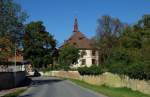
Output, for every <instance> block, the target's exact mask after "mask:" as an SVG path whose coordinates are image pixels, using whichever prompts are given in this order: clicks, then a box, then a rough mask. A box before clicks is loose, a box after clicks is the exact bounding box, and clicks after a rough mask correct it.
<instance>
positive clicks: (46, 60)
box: [23, 21, 56, 68]
mask: <svg viewBox="0 0 150 97" xmlns="http://www.w3.org/2000/svg"><path fill="white" fill-rule="evenodd" d="M23 47H24V58H25V59H26V60H29V61H30V62H31V63H32V64H33V65H34V66H35V67H37V68H41V67H47V65H49V64H52V61H53V59H52V52H53V50H54V49H55V47H56V40H55V39H54V37H53V36H52V35H51V34H50V33H49V32H47V31H46V30H45V27H44V25H43V23H42V22H41V21H37V22H31V23H29V24H27V25H26V26H25V35H24V37H23Z"/></svg>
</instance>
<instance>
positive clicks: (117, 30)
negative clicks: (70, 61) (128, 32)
mask: <svg viewBox="0 0 150 97" xmlns="http://www.w3.org/2000/svg"><path fill="white" fill-rule="evenodd" d="M123 28H124V24H123V23H121V22H120V20H119V19H117V18H116V19H115V18H112V17H110V16H108V15H105V16H102V18H100V19H98V26H97V34H96V39H95V43H96V46H97V48H98V49H99V63H100V64H104V62H105V61H106V59H107V58H108V57H109V55H110V53H111V51H112V49H113V47H115V46H117V45H118V44H119V42H118V38H119V36H120V35H121V34H122V29H123Z"/></svg>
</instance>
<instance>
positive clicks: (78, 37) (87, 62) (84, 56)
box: [62, 18, 99, 68]
mask: <svg viewBox="0 0 150 97" xmlns="http://www.w3.org/2000/svg"><path fill="white" fill-rule="evenodd" d="M67 44H70V45H74V46H75V47H77V48H78V49H79V50H80V55H81V57H80V58H79V59H78V62H77V64H73V65H72V67H73V68H78V67H84V66H87V67H90V66H91V65H98V59H99V58H98V50H97V49H96V48H95V47H94V42H93V41H92V40H91V39H88V38H87V37H86V36H85V35H84V34H83V33H82V32H80V31H79V28H78V21H77V18H75V21H74V30H73V33H72V35H71V37H70V38H69V39H67V40H66V41H65V42H64V43H63V45H62V47H63V46H64V45H67Z"/></svg>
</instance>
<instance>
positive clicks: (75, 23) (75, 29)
mask: <svg viewBox="0 0 150 97" xmlns="http://www.w3.org/2000/svg"><path fill="white" fill-rule="evenodd" d="M73 32H79V29H78V20H77V17H75V20H74V30H73Z"/></svg>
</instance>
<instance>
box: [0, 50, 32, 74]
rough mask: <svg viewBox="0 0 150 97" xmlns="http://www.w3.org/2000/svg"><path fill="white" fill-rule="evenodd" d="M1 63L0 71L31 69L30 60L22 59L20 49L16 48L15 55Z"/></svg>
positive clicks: (28, 70) (27, 70)
mask: <svg viewBox="0 0 150 97" xmlns="http://www.w3.org/2000/svg"><path fill="white" fill-rule="evenodd" d="M1 63H3V64H1V65H0V72H13V71H26V72H30V71H32V65H31V64H30V62H28V61H24V58H23V53H22V50H16V56H15V55H14V56H10V57H8V58H7V60H5V61H3V62H1ZM15 63H16V65H15Z"/></svg>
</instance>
